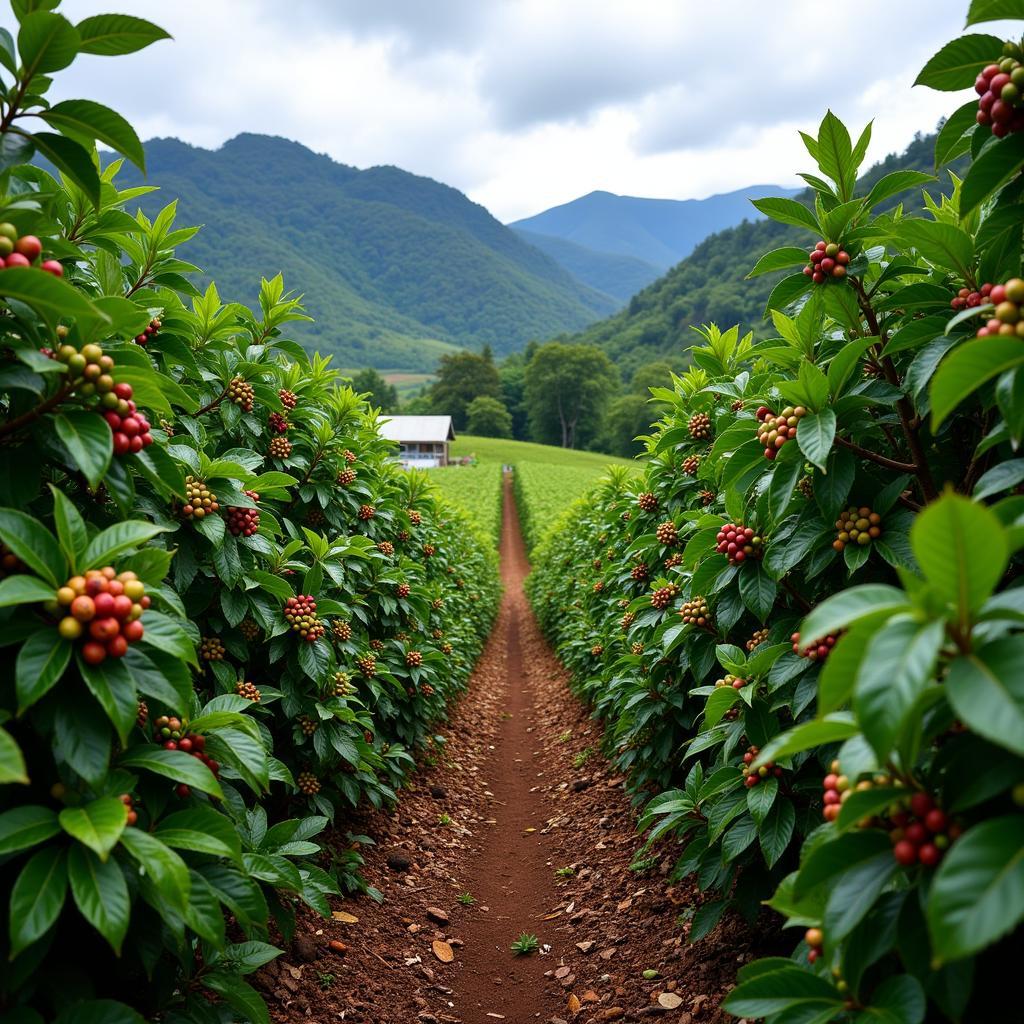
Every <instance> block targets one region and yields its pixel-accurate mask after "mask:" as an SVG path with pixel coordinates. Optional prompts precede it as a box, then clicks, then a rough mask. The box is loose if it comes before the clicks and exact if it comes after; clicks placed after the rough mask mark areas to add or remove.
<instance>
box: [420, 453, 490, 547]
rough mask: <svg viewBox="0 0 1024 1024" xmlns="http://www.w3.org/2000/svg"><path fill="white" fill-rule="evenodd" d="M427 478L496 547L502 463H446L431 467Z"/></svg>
mask: <svg viewBox="0 0 1024 1024" xmlns="http://www.w3.org/2000/svg"><path fill="white" fill-rule="evenodd" d="M430 480H431V482H432V483H435V484H437V485H438V487H439V488H440V489H441V491H442V493H443V494H444V495H445V497H447V498H448V499H449V500H451V501H452V502H454V503H455V504H456V505H459V506H460V507H461V508H463V509H464V510H465V511H466V512H467V513H468V514H469V515H470V516H472V518H473V520H474V521H475V522H476V524H477V526H478V527H479V529H480V531H481V532H482V533H483V534H484V536H485V537H487V538H489V539H490V541H491V542H492V543H493V544H494V546H495V547H497V546H498V542H499V540H500V539H501V464H500V463H498V462H481V463H480V464H479V465H477V466H446V467H445V468H443V469H432V470H431V471H430Z"/></svg>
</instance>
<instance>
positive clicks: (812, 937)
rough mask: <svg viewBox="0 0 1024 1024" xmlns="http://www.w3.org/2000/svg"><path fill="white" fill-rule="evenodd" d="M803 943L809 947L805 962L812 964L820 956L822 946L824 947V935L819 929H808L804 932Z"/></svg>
mask: <svg viewBox="0 0 1024 1024" xmlns="http://www.w3.org/2000/svg"><path fill="white" fill-rule="evenodd" d="M804 942H806V943H807V945H808V946H809V947H810V949H808V950H807V962H808V963H812V964H813V963H814V961H815V960H817V959H818V957H820V956H821V949H822V946H824V945H825V933H824V932H823V931H822V930H821V929H820V928H808V929H807V931H806V932H804Z"/></svg>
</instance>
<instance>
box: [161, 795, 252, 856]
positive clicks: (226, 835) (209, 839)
mask: <svg viewBox="0 0 1024 1024" xmlns="http://www.w3.org/2000/svg"><path fill="white" fill-rule="evenodd" d="M155 835H156V836H157V838H159V839H161V840H163V842H165V843H166V844H167V845H168V846H170V847H173V848H175V849H178V850H192V851H194V852H195V853H208V854H211V855H212V856H214V857H227V858H228V859H229V860H234V861H238V862H241V859H242V847H241V842H240V840H239V836H238V831H237V829H236V828H235V826H234V825H233V824H232V822H231V820H230V819H229V818H227V817H226V816H225V815H223V814H219V813H218V812H217V811H215V810H213V809H212V808H210V807H194V808H189V809H188V810H186V811H178V812H177V813H176V814H170V815H168V816H167V817H166V818H163V819H162V820H161V822H160V824H159V826H158V828H157V830H156V832H155Z"/></svg>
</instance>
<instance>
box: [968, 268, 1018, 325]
mask: <svg viewBox="0 0 1024 1024" xmlns="http://www.w3.org/2000/svg"><path fill="white" fill-rule="evenodd" d="M988 301H989V302H991V303H992V304H993V305H994V306H995V310H994V311H993V316H992V317H991V318H990V319H989V320H988V321H986V323H985V325H984V326H983V327H979V328H978V332H977V337H979V338H991V337H992V336H993V335H997V334H998V335H1000V336H1001V337H1017V338H1024V316H1022V309H1021V307H1022V305H1024V279H1022V278H1019V277H1012V278H1010V280H1009V281H1007V282H1006V284H997V285H996V286H995V287H994V288H993V289H992V291H991V292H989V295H988Z"/></svg>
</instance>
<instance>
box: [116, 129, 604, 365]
mask: <svg viewBox="0 0 1024 1024" xmlns="http://www.w3.org/2000/svg"><path fill="white" fill-rule="evenodd" d="M146 159H147V167H148V172H149V177H148V180H150V181H154V182H158V183H159V184H160V190H159V191H158V192H154V193H151V194H149V195H147V196H143V197H142V198H141V200H139V202H140V204H141V206H142V209H143V210H144V212H145V213H146V214H147V215H149V216H153V215H154V214H155V212H156V211H157V210H159V209H160V208H161V207H162V206H163V205H165V204H166V203H168V202H170V201H171V200H173V199H177V200H179V205H180V208H181V216H182V218H183V220H184V221H185V222H187V223H189V224H203V225H204V230H202V231H201V232H200V233H199V234H198V235H197V236H196V238H195V239H194V240H193V241H191V242H190V243H189V244H188V246H187V247H186V248H185V249H184V250H183V253H182V255H183V256H184V257H186V258H188V259H190V260H191V261H192V262H193V263H196V264H198V265H199V266H202V267H203V268H204V269H205V271H206V275H207V276H205V277H203V278H201V279H200V280H199V282H198V283H199V284H200V285H203V284H204V282H205V281H206V280H209V279H214V278H215V279H216V280H217V282H218V286H219V288H220V291H221V294H222V296H223V297H224V298H228V299H236V300H239V301H242V302H251V301H252V300H253V299H254V297H255V296H254V295H253V293H252V286H251V282H252V281H253V280H256V281H258V280H259V279H260V276H261V275H267V276H271V275H272V274H274V273H276V272H277V271H278V270H279V269H280V270H283V271H284V273H285V276H286V278H287V279H289V280H292V281H301V282H302V285H303V291H305V292H306V293H307V296H308V306H309V311H310V313H311V315H312V316H313V317H314V320H315V322H314V323H312V324H309V325H306V326H305V327H303V328H302V332H301V337H302V340H303V341H304V342H305V343H306V344H307V345H308V346H309V347H310V348H311V349H312V348H316V349H318V350H319V351H321V352H323V353H325V354H326V353H333V354H334V355H335V356H336V357H337V359H338V361H339V363H340V364H341V365H342V366H346V367H347V366H366V365H369V366H377V367H382V368H401V369H404V370H424V371H427V370H432V369H433V368H434V365H435V363H436V361H437V358H438V356H440V355H441V354H443V353H444V352H448V351H453V346H469V347H471V348H479V347H480V346H481V345H483V344H490V345H491V346H492V347H493V348H494V349H495V351H496V352H498V353H499V354H500V353H503V352H509V351H513V350H515V349H518V348H521V347H522V346H523V345H524V344H525V343H526V342H527V341H528V340H529V339H531V338H539V337H545V336H549V335H551V334H555V333H558V332H559V331H565V330H578V329H580V328H582V327H584V326H585V325H586V324H588V323H590V322H591V321H593V320H595V319H597V318H599V317H601V316H604V315H607V314H608V313H610V312H611V311H612V310H613V309H615V307H616V305H617V303H616V302H615V301H614V300H612V299H610V298H609V297H608V296H607V295H604V294H601V293H599V292H597V291H595V290H594V289H591V288H588V287H587V286H585V285H583V284H581V283H580V282H579V281H577V280H576V279H575V278H573V277H572V275H570V274H569V273H568V272H567V271H566V270H565V269H563V268H562V267H561V266H559V265H558V263H556V262H555V261H554V260H553V259H551V257H549V256H547V255H546V254H544V253H542V252H540V251H539V250H538V249H535V248H533V247H532V246H530V245H528V244H527V243H525V242H524V241H523V240H522V239H521V238H520V237H519V236H518V235H517V234H516V233H515V232H514V231H511V230H510V229H508V228H506V227H505V226H504V225H502V224H501V223H500V222H499V221H497V220H495V219H494V218H493V217H492V216H491V215H490V214H489V213H488V212H487V211H486V210H485V209H484V208H483V207H482V206H479V205H477V204H476V203H473V202H471V201H470V200H469V199H467V198H466V196H464V195H463V194H462V193H461V192H459V191H457V190H456V189H453V188H450V187H448V186H447V185H442V184H440V183H439V182H436V181H433V180H431V179H430V178H423V177H418V176H416V175H414V174H410V173H408V172H406V171H403V170H401V169H399V168H397V167H373V168H370V169H368V170H365V171H361V170H358V169H357V168H354V167H348V166H346V165H344V164H339V163H336V162H334V161H333V160H331V159H330V158H329V157H326V156H322V155H318V154H315V153H313V152H312V151H311V150H309V149H307V148H306V147H304V146H302V145H299V144H298V143H295V142H289V141H287V140H285V139H281V138H273V137H270V136H264V135H253V134H243V135H239V136H237V137H236V138H234V139H232V140H230V141H229V142H227V143H225V144H224V146H222V147H221V148H220V149H218V150H215V151H211V150H205V149H200V148H197V147H194V146H189V145H187V144H185V143H183V142H180V141H178V140H177V139H155V140H152V141H151V142H149V143H148V144H147V145H146ZM122 178H123V179H124V180H125V181H126V182H128V183H131V184H136V183H142V181H143V179H142V177H141V175H140V174H139V172H137V171H135V170H134V169H131V168H128V167H126V168H125V169H124V171H123V172H122Z"/></svg>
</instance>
